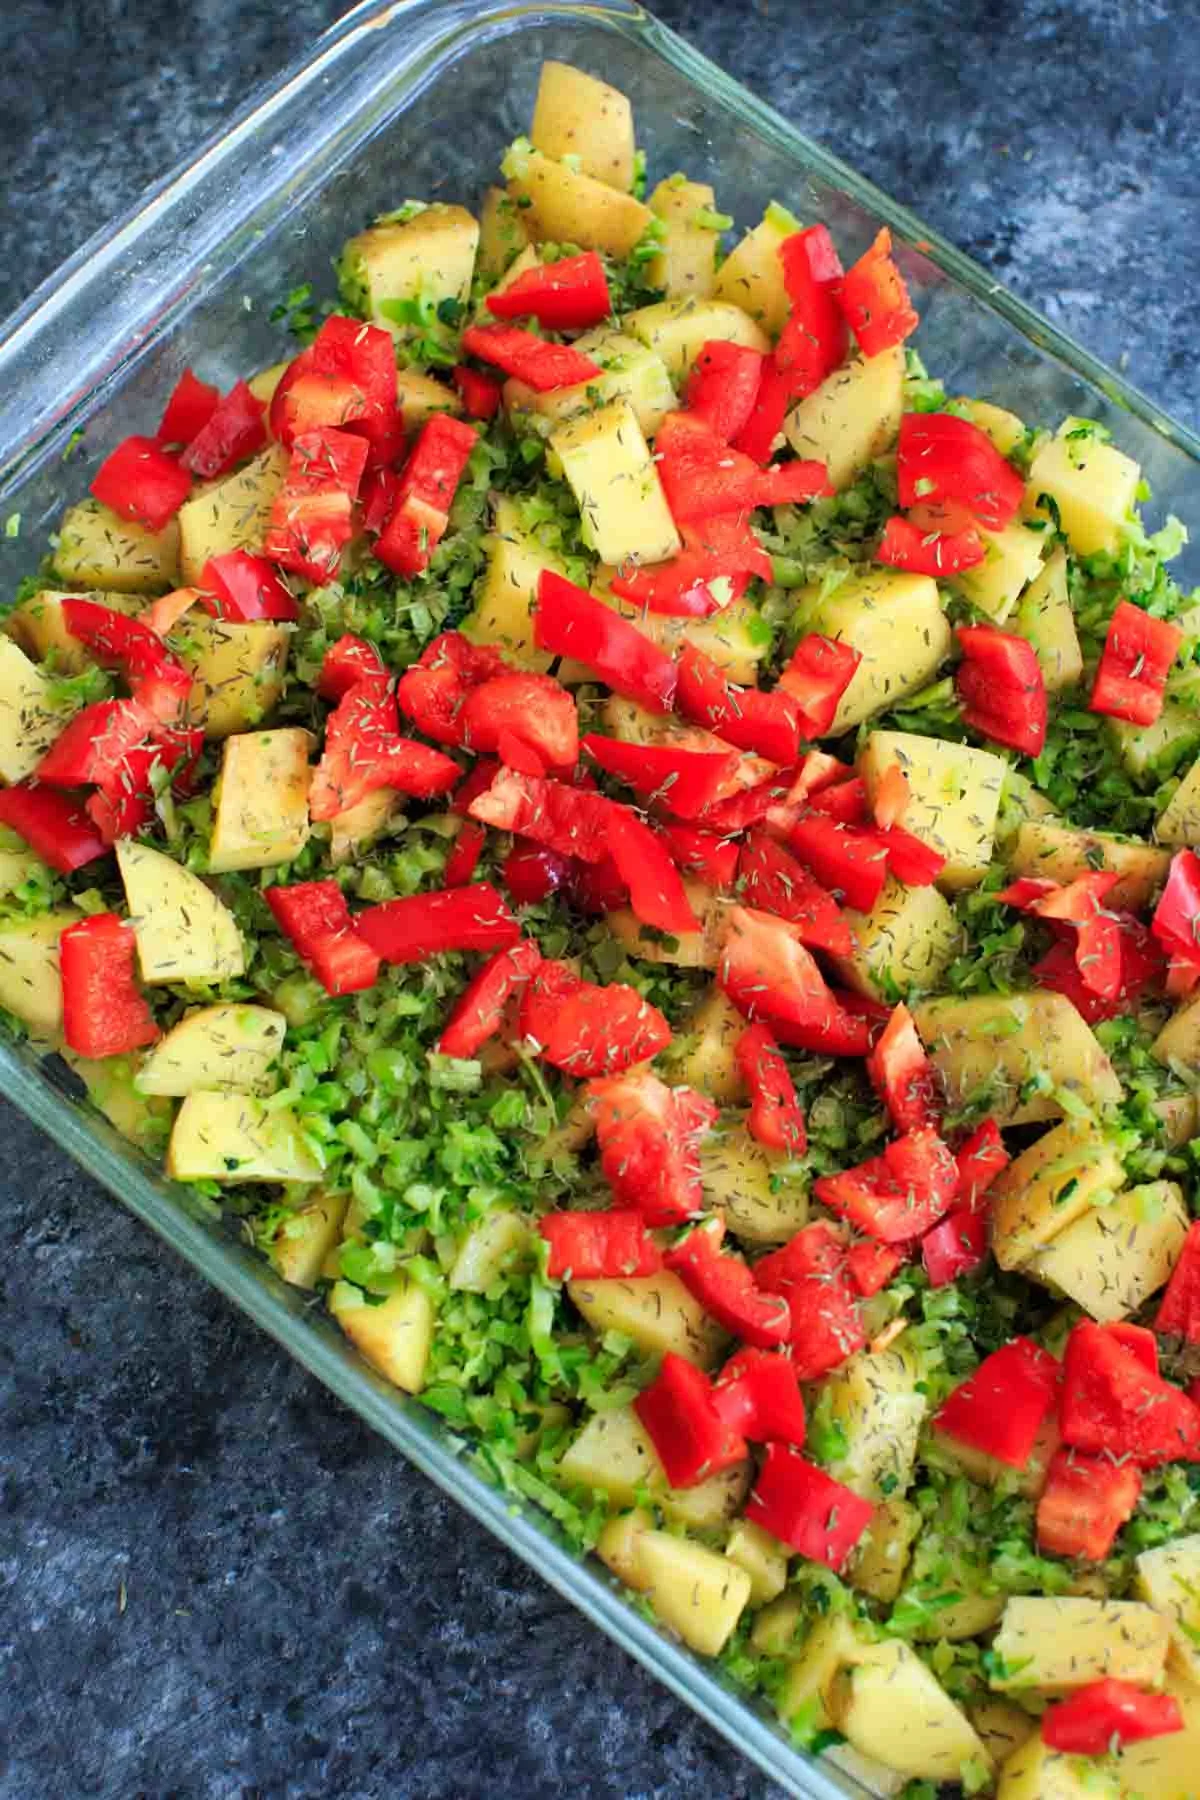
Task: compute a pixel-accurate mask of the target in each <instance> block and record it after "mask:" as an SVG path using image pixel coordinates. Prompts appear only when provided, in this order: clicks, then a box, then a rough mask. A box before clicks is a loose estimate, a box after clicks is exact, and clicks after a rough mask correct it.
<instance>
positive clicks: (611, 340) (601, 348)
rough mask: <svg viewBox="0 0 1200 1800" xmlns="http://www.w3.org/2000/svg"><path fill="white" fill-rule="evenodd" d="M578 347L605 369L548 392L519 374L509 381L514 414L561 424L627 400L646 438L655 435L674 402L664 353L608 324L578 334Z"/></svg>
mask: <svg viewBox="0 0 1200 1800" xmlns="http://www.w3.org/2000/svg"><path fill="white" fill-rule="evenodd" d="M575 348H576V349H577V350H579V351H581V352H582V353H583V355H584V356H590V357H591V359H592V361H593V362H594V363H595V364H596V365H597V366H598V367H599V369H600V370H601V371H602V372H601V373H600V374H599V375H591V376H589V377H588V379H587V380H586V381H579V382H576V383H575V384H574V385H573V386H572V387H561V388H551V390H550V392H549V393H547V394H539V393H538V392H537V391H536V389H534V388H531V387H529V386H528V385H527V383H525V382H523V381H518V380H516V379H515V377H514V378H512V379H510V380H509V381H506V382H505V384H504V405H505V408H506V409H507V411H508V413H509V415H510V416H514V415H518V414H522V413H523V414H526V415H530V414H532V415H533V417H534V419H535V420H546V421H551V422H553V423H556V424H557V423H560V422H561V421H562V420H563V419H573V418H574V417H575V416H576V415H577V414H579V413H584V412H592V411H593V410H594V409H595V408H596V407H597V406H607V404H608V402H609V401H610V400H628V402H629V404H630V406H632V408H633V410H634V413H635V414H636V416H637V421H638V424H639V425H640V426H641V428H642V430H643V431H644V432H645V434H646V436H647V437H653V436H654V434H655V433H656V432H657V430H658V428H659V426H660V425H661V424H662V422H663V420H664V419H665V418H666V416H667V414H668V413H669V412H670V411H671V409H672V407H673V406H674V405H675V389H674V388H673V387H672V385H671V377H670V376H669V375H668V373H667V367H666V364H665V363H664V362H663V359H662V357H661V356H659V355H658V354H657V352H656V351H654V350H650V349H648V348H647V347H646V345H645V344H642V343H639V342H638V340H637V338H635V337H629V336H627V335H626V334H625V333H624V332H620V331H613V330H612V329H611V328H610V327H608V326H603V325H602V326H599V327H598V328H597V329H596V330H595V331H589V332H585V333H584V334H583V335H582V336H581V337H578V338H576V340H575Z"/></svg>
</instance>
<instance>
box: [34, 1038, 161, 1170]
mask: <svg viewBox="0 0 1200 1800" xmlns="http://www.w3.org/2000/svg"><path fill="white" fill-rule="evenodd" d="M58 1054H59V1055H60V1056H61V1057H62V1059H63V1061H64V1062H65V1063H66V1064H67V1065H68V1067H69V1068H71V1069H73V1070H74V1071H75V1073H76V1075H78V1077H79V1079H80V1081H82V1083H83V1085H84V1087H85V1088H86V1089H87V1096H88V1099H89V1100H90V1101H91V1103H92V1105H93V1106H94V1107H95V1108H96V1111H97V1112H99V1113H103V1115H104V1117H105V1118H106V1119H107V1120H108V1122H109V1124H110V1125H111V1126H112V1127H113V1129H114V1131H119V1132H120V1134H121V1136H122V1137H123V1138H127V1139H128V1141H129V1142H130V1143H131V1144H136V1145H137V1147H138V1148H139V1150H144V1151H145V1152H146V1154H147V1155H150V1156H153V1157H154V1159H155V1161H156V1162H160V1161H161V1160H162V1149H163V1145H164V1144H165V1143H166V1140H167V1133H168V1131H169V1129H170V1124H171V1104H170V1102H169V1101H168V1100H160V1099H157V1098H155V1097H153V1096H151V1095H149V1094H142V1093H139V1092H138V1089H137V1086H136V1085H135V1083H136V1077H137V1071H138V1065H139V1057H138V1055H137V1054H134V1055H132V1056H101V1057H96V1058H93V1057H88V1056H77V1055H76V1054H75V1052H74V1051H73V1050H68V1049H67V1048H66V1047H65V1045H64V1046H63V1047H61V1048H60V1049H59V1052H58Z"/></svg>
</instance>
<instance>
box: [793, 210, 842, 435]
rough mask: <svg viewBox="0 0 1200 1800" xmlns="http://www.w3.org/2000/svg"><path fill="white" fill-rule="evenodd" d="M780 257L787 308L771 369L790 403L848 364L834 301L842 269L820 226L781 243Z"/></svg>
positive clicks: (810, 391)
mask: <svg viewBox="0 0 1200 1800" xmlns="http://www.w3.org/2000/svg"><path fill="white" fill-rule="evenodd" d="M779 257H780V261H781V262H782V263H783V281H784V286H785V287H786V289H787V295H788V299H789V301H790V302H791V309H790V312H789V314H788V318H787V322H786V323H785V325H784V327H783V330H782V332H781V333H780V335H779V342H778V343H777V344H776V346H775V367H776V368H777V369H779V370H781V371H782V373H783V374H784V376H785V377H786V379H787V383H788V397H789V400H790V401H792V402H794V401H796V400H801V399H803V398H804V396H805V395H806V394H811V393H812V392H813V391H814V390H815V389H816V388H819V387H820V385H821V383H822V382H823V381H824V380H825V379H826V377H827V376H829V375H832V374H833V371H834V370H835V369H837V368H840V366H841V364H842V363H843V362H844V361H845V359H846V351H847V348H848V346H849V335H848V333H847V330H846V321H845V319H844V317H843V315H842V312H841V309H840V307H839V306H838V303H837V299H836V293H837V288H838V285H839V284H840V282H841V279H842V266H841V262H840V260H839V258H838V254H837V251H836V250H835V249H834V248H833V240H832V239H831V238H830V237H829V233H828V232H827V231H826V229H825V227H824V226H823V225H813V226H810V227H809V229H808V230H807V231H798V232H794V233H793V234H792V236H791V237H789V238H785V239H784V241H783V243H782V244H781V245H780V246H779ZM835 267H836V270H837V273H836V275H835V274H833V273H831V271H832V270H833V269H834V268H835Z"/></svg>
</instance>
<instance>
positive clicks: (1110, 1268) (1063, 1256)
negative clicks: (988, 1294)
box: [1025, 1181, 1188, 1324]
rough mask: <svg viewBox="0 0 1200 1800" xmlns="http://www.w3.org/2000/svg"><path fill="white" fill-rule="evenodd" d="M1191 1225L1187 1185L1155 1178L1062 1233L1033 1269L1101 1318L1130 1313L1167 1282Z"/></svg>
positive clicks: (1035, 1274)
mask: <svg viewBox="0 0 1200 1800" xmlns="http://www.w3.org/2000/svg"><path fill="white" fill-rule="evenodd" d="M1187 1228H1188V1215H1187V1208H1186V1207H1185V1206H1184V1203H1183V1193H1182V1191H1181V1189H1180V1188H1178V1187H1177V1186H1176V1185H1175V1183H1174V1182H1173V1181H1151V1182H1147V1183H1146V1184H1145V1185H1144V1186H1142V1187H1135V1188H1127V1189H1126V1191H1125V1192H1124V1193H1123V1194H1118V1195H1117V1197H1116V1199H1115V1200H1114V1201H1112V1203H1111V1204H1110V1205H1108V1206H1097V1207H1093V1209H1092V1210H1091V1211H1090V1212H1087V1213H1084V1215H1083V1216H1082V1218H1079V1219H1076V1220H1075V1222H1074V1224H1071V1225H1068V1226H1066V1227H1065V1229H1064V1230H1062V1231H1059V1232H1056V1233H1055V1235H1054V1237H1053V1238H1051V1240H1050V1242H1049V1243H1048V1244H1047V1245H1046V1246H1045V1247H1044V1248H1043V1249H1041V1250H1039V1251H1038V1253H1037V1254H1036V1256H1033V1257H1031V1258H1030V1260H1029V1261H1028V1262H1027V1263H1026V1265H1025V1273H1026V1274H1027V1275H1029V1276H1031V1277H1032V1278H1033V1279H1034V1280H1035V1281H1044V1282H1045V1283H1046V1284H1047V1285H1048V1286H1049V1287H1051V1288H1054V1289H1057V1290H1058V1291H1059V1292H1060V1293H1063V1294H1066V1295H1067V1297H1068V1299H1071V1300H1074V1301H1076V1302H1077V1304H1078V1305H1080V1306H1082V1307H1083V1309H1084V1311H1085V1312H1086V1313H1088V1314H1090V1316H1091V1317H1092V1318H1093V1319H1096V1320H1098V1321H1099V1322H1100V1323H1101V1324H1108V1323H1110V1322H1111V1321H1112V1320H1114V1319H1127V1318H1128V1317H1129V1315H1130V1313H1133V1312H1136V1311H1137V1309H1138V1307H1139V1306H1141V1305H1143V1303H1144V1302H1145V1301H1147V1300H1148V1299H1149V1298H1150V1296H1151V1295H1152V1294H1156V1293H1157V1292H1158V1290H1159V1288H1161V1287H1165V1286H1166V1283H1167V1280H1168V1278H1169V1276H1170V1273H1171V1270H1172V1269H1173V1268H1174V1267H1175V1263H1176V1261H1177V1260H1178V1257H1179V1252H1180V1250H1181V1249H1182V1248H1183V1240H1184V1238H1185V1237H1186V1236H1187Z"/></svg>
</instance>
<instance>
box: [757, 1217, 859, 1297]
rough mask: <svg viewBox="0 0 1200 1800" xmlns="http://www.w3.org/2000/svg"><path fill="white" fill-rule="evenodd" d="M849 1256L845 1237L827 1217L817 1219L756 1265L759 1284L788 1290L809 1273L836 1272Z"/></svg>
mask: <svg viewBox="0 0 1200 1800" xmlns="http://www.w3.org/2000/svg"><path fill="white" fill-rule="evenodd" d="M845 1257H846V1238H845V1234H844V1233H843V1232H842V1230H841V1228H840V1227H839V1226H837V1225H834V1224H832V1223H831V1221H830V1220H828V1219H814V1220H813V1222H812V1224H811V1225H805V1226H803V1227H802V1228H801V1229H800V1230H799V1231H798V1232H797V1233H796V1235H795V1236H794V1237H791V1238H789V1239H788V1241H787V1243H786V1244H784V1245H783V1247H782V1249H780V1250H772V1251H770V1252H769V1253H768V1254H767V1255H766V1256H764V1257H762V1258H761V1259H760V1260H759V1261H758V1262H757V1263H756V1264H755V1265H754V1273H755V1275H756V1276H757V1277H758V1282H759V1286H760V1287H768V1288H772V1289H774V1291H775V1292H776V1293H781V1294H782V1293H786V1292H787V1289H788V1287H789V1286H790V1285H794V1284H795V1283H796V1282H799V1281H805V1280H807V1279H808V1278H809V1277H810V1276H819V1277H828V1276H830V1275H836V1274H837V1272H838V1270H839V1269H840V1268H841V1266H842V1264H843V1262H844V1261H845Z"/></svg>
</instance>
